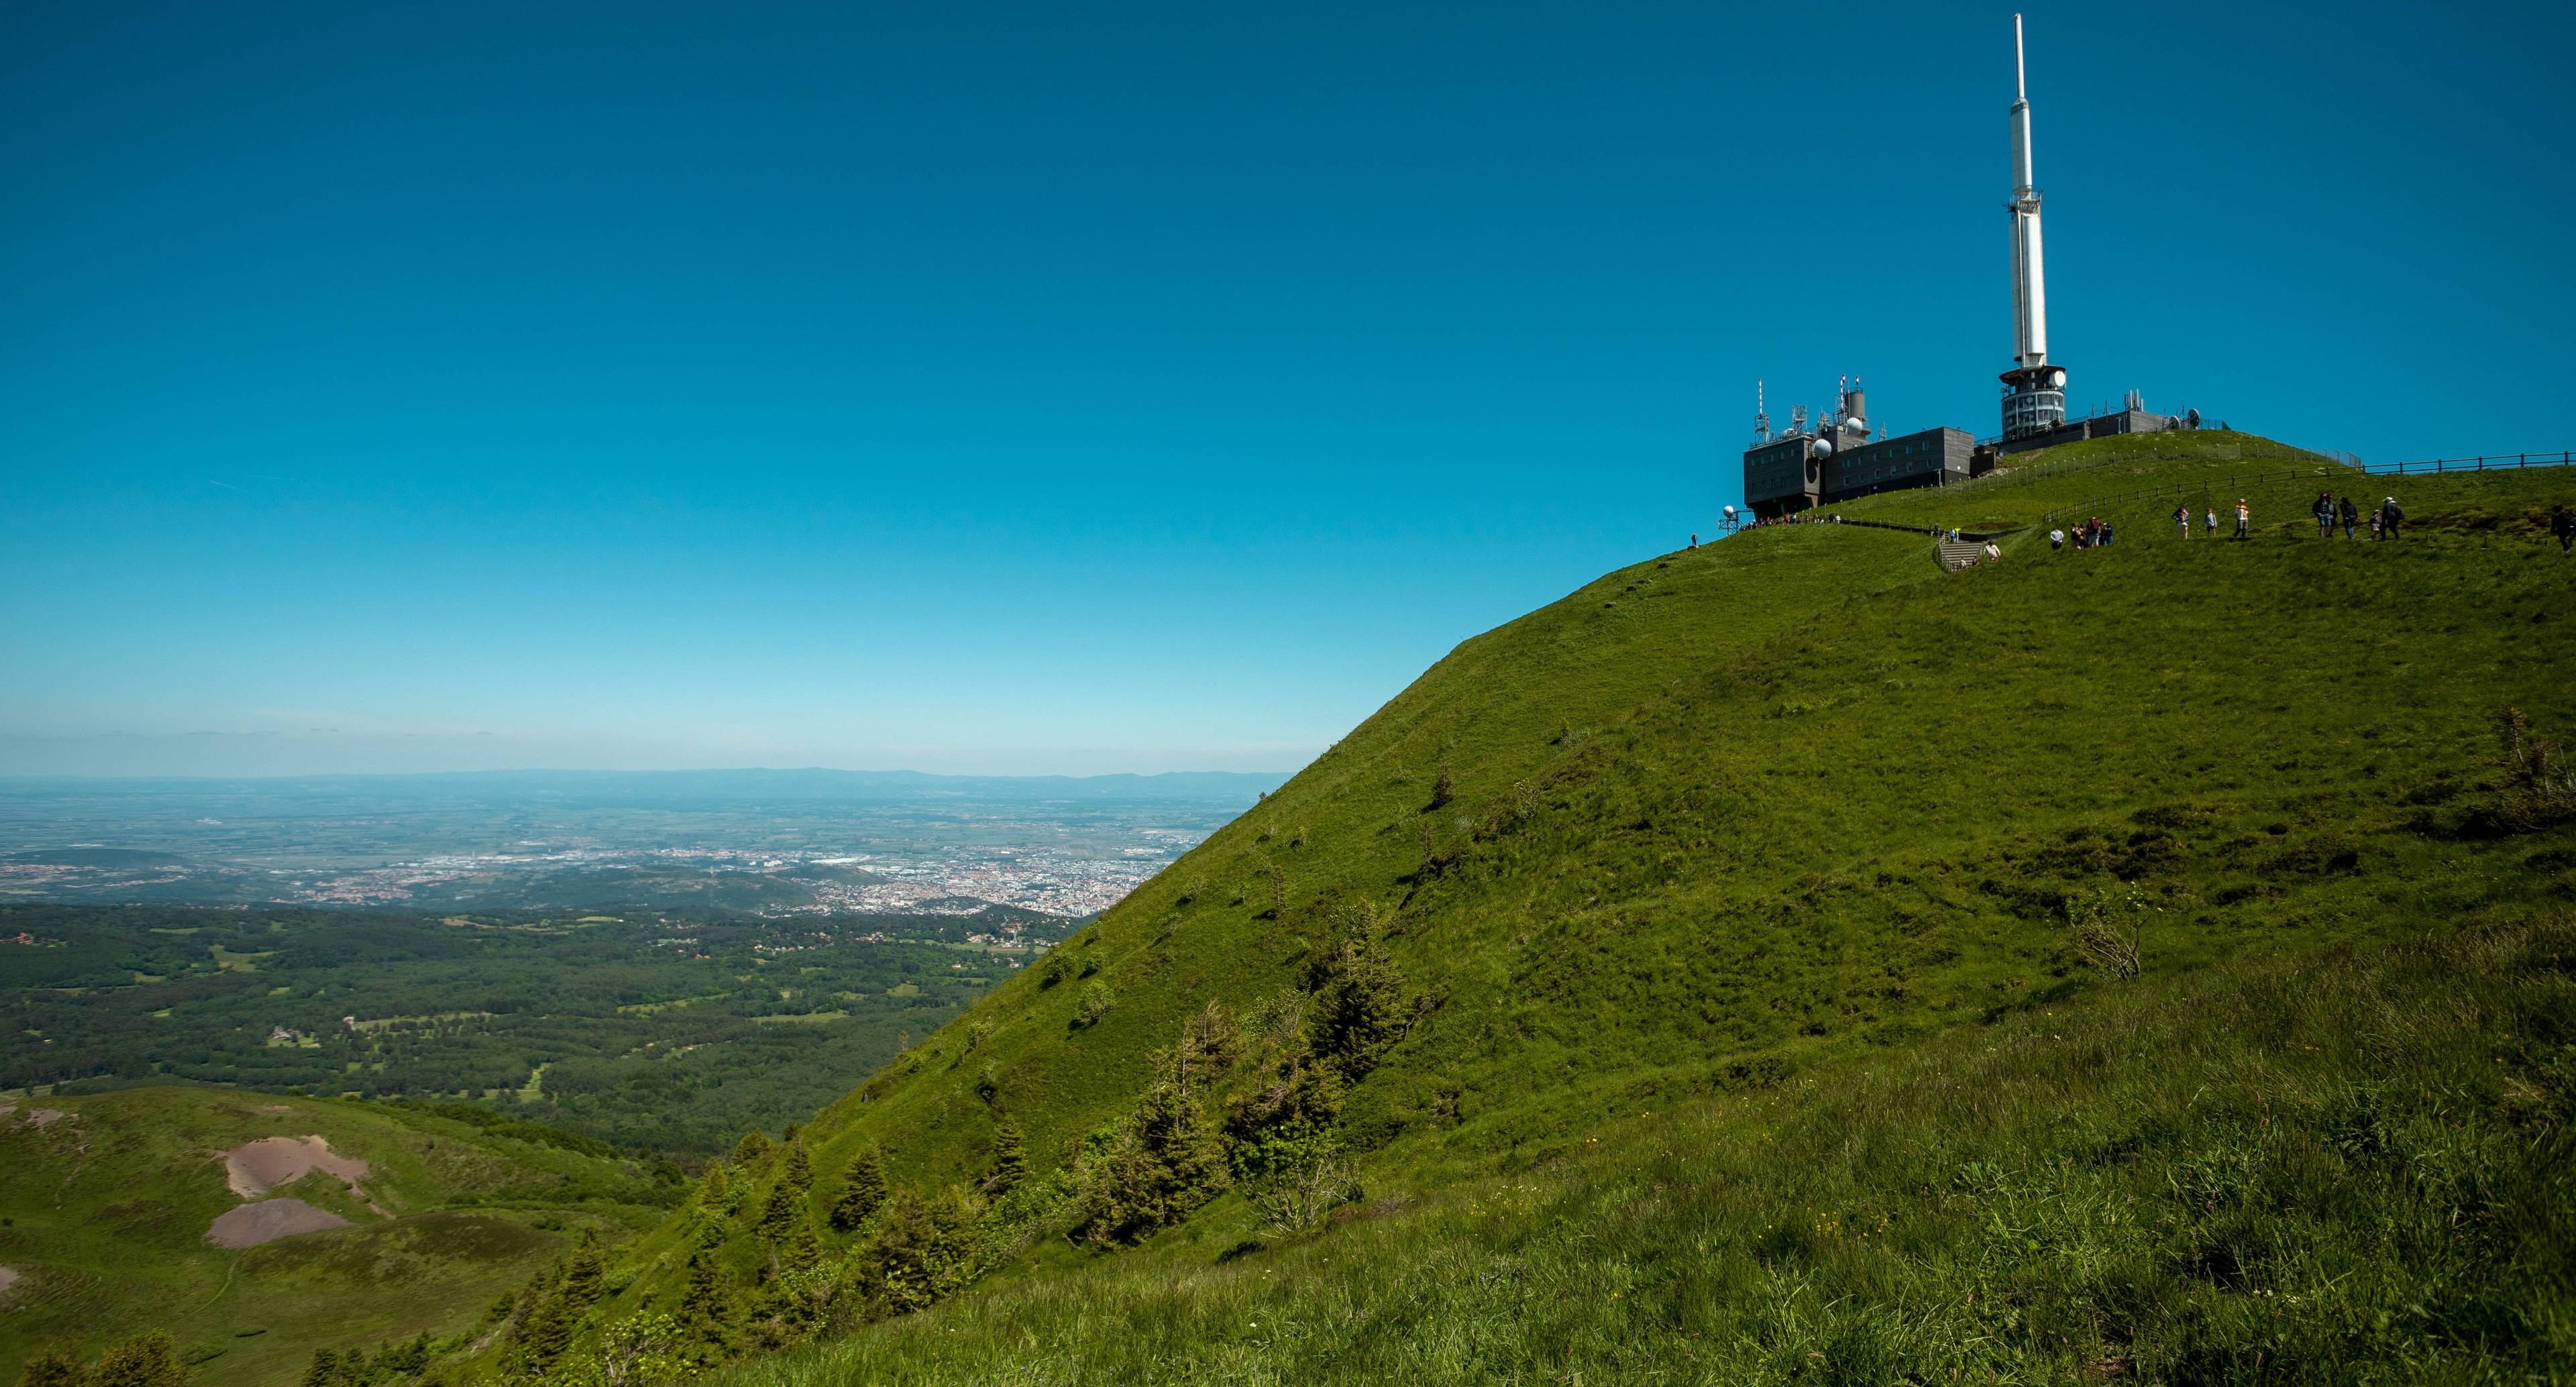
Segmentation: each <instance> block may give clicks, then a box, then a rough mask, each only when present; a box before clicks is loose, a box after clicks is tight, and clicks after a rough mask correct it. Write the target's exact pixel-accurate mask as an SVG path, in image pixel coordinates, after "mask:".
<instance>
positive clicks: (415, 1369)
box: [376, 1329, 429, 1377]
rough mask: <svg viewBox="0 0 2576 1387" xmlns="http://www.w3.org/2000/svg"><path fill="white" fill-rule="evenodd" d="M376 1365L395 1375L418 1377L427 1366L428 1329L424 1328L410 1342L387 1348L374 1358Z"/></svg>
mask: <svg viewBox="0 0 2576 1387" xmlns="http://www.w3.org/2000/svg"><path fill="white" fill-rule="evenodd" d="M376 1362H377V1364H378V1366H380V1367H383V1368H385V1369H387V1370H388V1371H390V1372H392V1373H393V1374H394V1375H395V1376H396V1377H418V1376H420V1371H421V1369H423V1368H426V1367H428V1366H429V1331H428V1330H426V1329H424V1330H422V1331H421V1332H420V1336H419V1337H418V1338H416V1339H413V1340H412V1341H411V1342H410V1343H407V1344H403V1345H400V1346H398V1347H395V1348H389V1349H387V1350H385V1351H384V1353H382V1354H381V1355H379V1356H378V1357H377V1359H376Z"/></svg>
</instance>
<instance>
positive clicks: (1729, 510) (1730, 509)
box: [1726, 506, 1735, 516]
mask: <svg viewBox="0 0 2576 1387" xmlns="http://www.w3.org/2000/svg"><path fill="white" fill-rule="evenodd" d="M1726 513H1727V514H1728V515H1730V516H1732V515H1734V514H1735V507H1733V506H1728V507H1727V508H1726Z"/></svg>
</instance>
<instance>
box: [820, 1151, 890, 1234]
mask: <svg viewBox="0 0 2576 1387" xmlns="http://www.w3.org/2000/svg"><path fill="white" fill-rule="evenodd" d="M885 1201H886V1173H885V1162H884V1161H883V1160H881V1159H879V1158H878V1156H877V1153H876V1151H875V1150H874V1149H873V1148H872V1149H869V1150H866V1151H862V1152H860V1153H859V1154H858V1155H857V1156H856V1157H854V1158H853V1159H852V1160H851V1161H850V1169H849V1173H848V1174H846V1175H844V1176H843V1177H842V1186H841V1197H840V1198H839V1199H837V1200H835V1201H833V1204H832V1229H833V1231H834V1232H838V1233H849V1232H854V1231H856V1230H857V1229H858V1228H859V1227H860V1225H862V1224H865V1223H866V1222H867V1221H868V1220H869V1219H870V1218H871V1217H873V1216H874V1215H875V1214H876V1211H877V1210H878V1209H880V1208H883V1207H884V1206H885Z"/></svg>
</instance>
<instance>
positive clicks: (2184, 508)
mask: <svg viewBox="0 0 2576 1387" xmlns="http://www.w3.org/2000/svg"><path fill="white" fill-rule="evenodd" d="M2174 525H2175V527H2176V528H2178V529H2180V530H2181V531H2182V537H2183V538H2185V539H2189V538H2191V506H2190V505H2189V504H2188V503H2185V504H2183V505H2178V506H2176V507H2174Z"/></svg>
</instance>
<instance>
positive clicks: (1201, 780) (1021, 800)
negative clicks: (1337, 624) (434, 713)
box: [0, 768, 1288, 809]
mask: <svg viewBox="0 0 2576 1387" xmlns="http://www.w3.org/2000/svg"><path fill="white" fill-rule="evenodd" d="M1287 778H1288V774H1287V772H1284V771H1170V772H1165V773H1163V774H1160V775H1088V776H1068V775H1036V776H1001V775H932V774H929V773H927V772H923V771H843V770H825V769H820V768H807V769H800V770H768V769H759V768H752V769H744V770H717V771H548V770H531V771H456V772H442V773H431V774H409V775H304V776H160V777H89V776H0V796H6V797H26V798H49V797H80V798H96V797H103V796H119V795H148V796H168V795H203V796H210V797H211V796H235V795H258V796H310V797H317V798H319V797H362V798H367V799H377V800H452V801H483V802H490V801H508V802H511V803H519V804H551V805H556V806H560V807H565V808H621V809H703V808H715V807H724V808H743V807H749V806H756V805H762V804H809V805H810V804H828V803H842V804H894V803H903V802H907V801H919V800H925V799H950V800H979V801H985V802H990V803H999V804H1063V803H1093V804H1097V803H1193V804H1235V805H1249V804H1251V803H1253V802H1254V801H1256V800H1258V799H1259V798H1260V797H1261V795H1263V794H1264V793H1266V792H1268V791H1270V790H1274V789H1277V788H1278V787H1279V786H1280V785H1281V784H1282V783H1284V782H1285V781H1286V780H1287Z"/></svg>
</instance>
